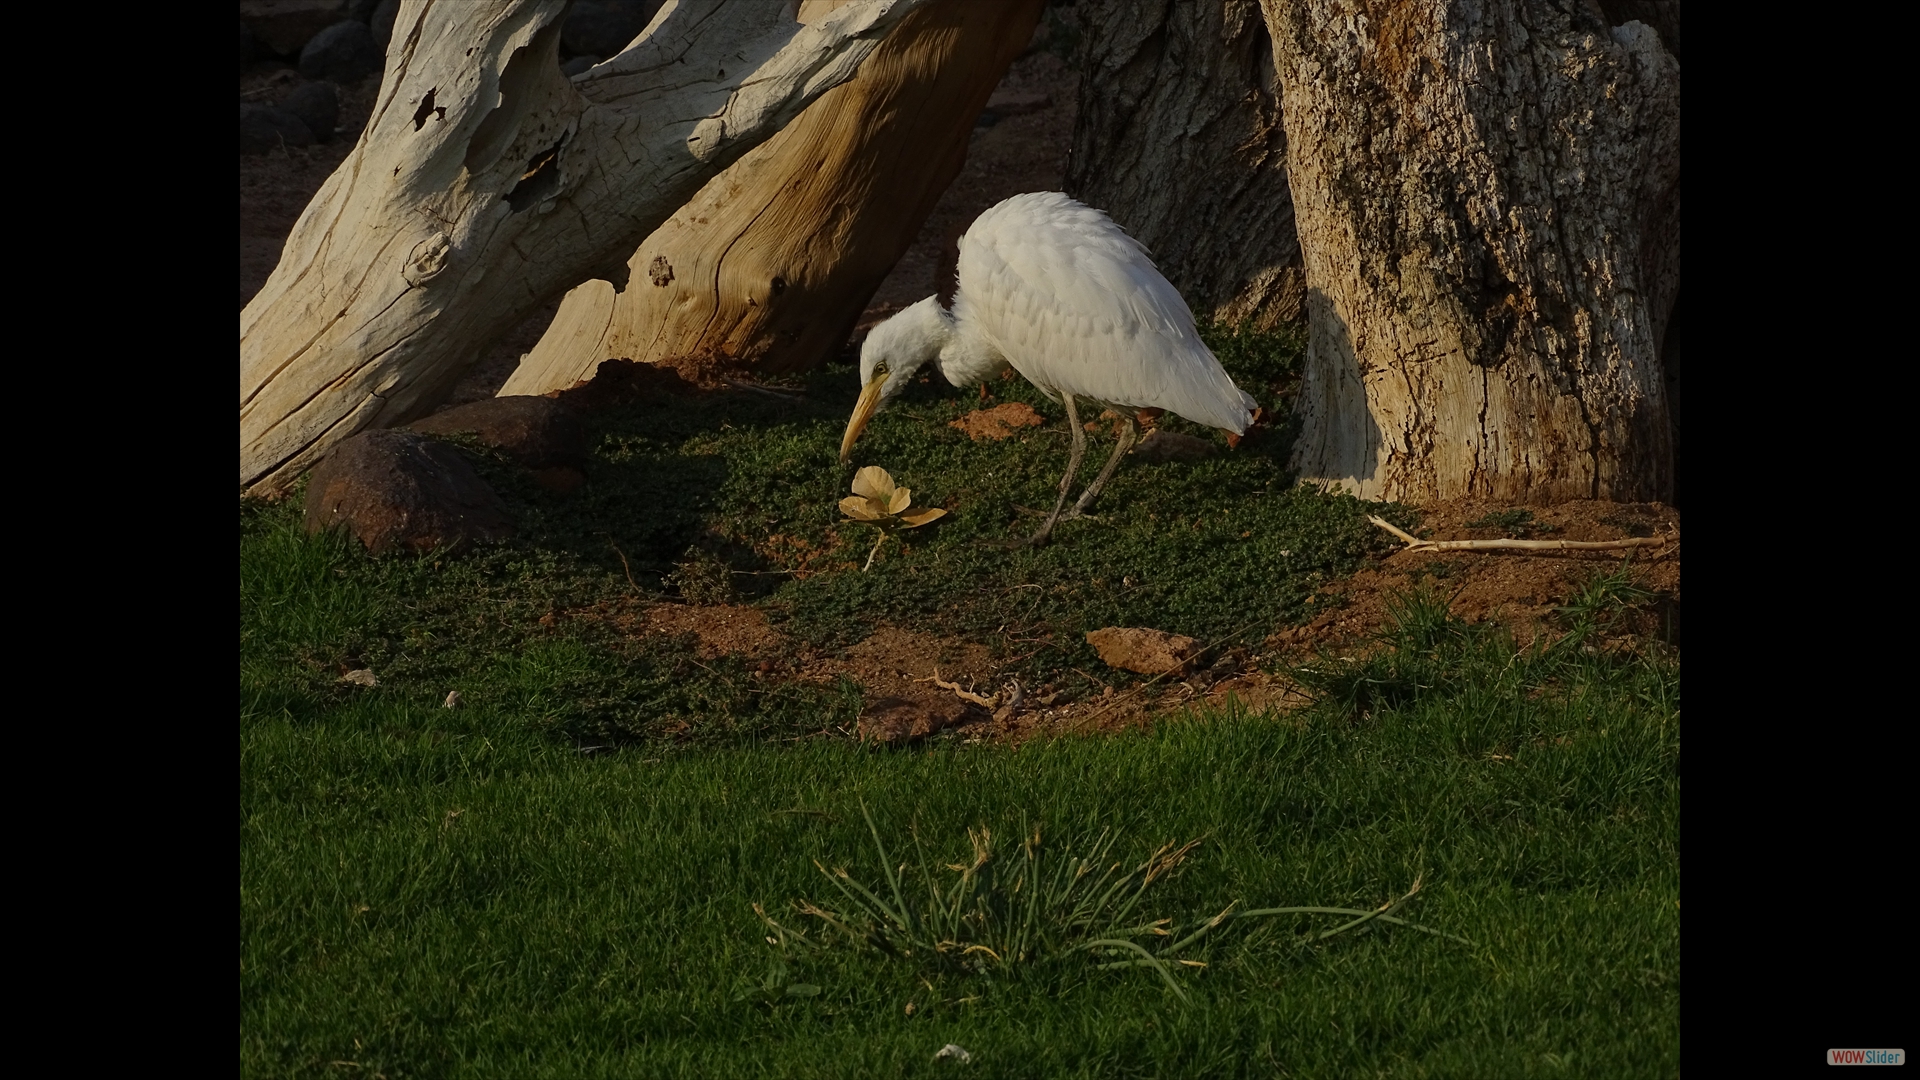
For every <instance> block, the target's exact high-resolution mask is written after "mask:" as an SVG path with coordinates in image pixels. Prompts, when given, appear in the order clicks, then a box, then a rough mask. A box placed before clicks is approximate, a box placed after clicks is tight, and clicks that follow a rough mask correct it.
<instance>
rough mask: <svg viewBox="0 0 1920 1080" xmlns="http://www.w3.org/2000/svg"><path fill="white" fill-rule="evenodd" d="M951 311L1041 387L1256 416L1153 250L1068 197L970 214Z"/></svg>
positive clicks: (1243, 423) (1239, 424) (1242, 420)
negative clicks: (1209, 348) (1207, 343)
mask: <svg viewBox="0 0 1920 1080" xmlns="http://www.w3.org/2000/svg"><path fill="white" fill-rule="evenodd" d="M954 313H955V316H956V318H958V319H959V320H961V321H963V322H974V323H976V324H977V326H978V328H979V331H980V332H981V333H982V334H983V335H984V336H985V337H986V338H987V339H988V340H990V341H991V342H992V344H993V345H994V346H995V347H996V348H997V349H998V350H999V351H1000V352H1001V353H1003V354H1005V356H1006V357H1007V359H1008V360H1009V361H1010V362H1011V363H1012V364H1013V366H1014V367H1016V368H1018V369H1019V371H1020V373H1021V374H1022V375H1025V376H1026V377H1027V379H1028V380H1029V381H1031V382H1033V383H1034V384H1035V385H1038V386H1041V387H1044V388H1047V389H1054V390H1064V391H1066V392H1068V393H1071V394H1074V395H1075V396H1077V397H1086V398H1091V399H1093V400H1095V401H1102V402H1106V403H1107V404H1110V405H1125V406H1129V407H1133V408H1160V409H1166V410H1167V411H1168V412H1172V413H1175V414H1177V415H1180V416H1184V417H1186V418H1187V419H1189V420H1192V421H1194V422H1195V423H1200V424H1206V425H1208V426H1210V427H1218V428H1225V429H1226V430H1229V431H1233V432H1244V431H1245V430H1246V428H1247V425H1248V424H1249V423H1250V422H1251V411H1252V408H1253V399H1252V398H1250V397H1248V396H1247V395H1246V394H1244V393H1242V392H1241V391H1240V389H1239V388H1238V387H1236V386H1234V385H1233V380H1232V379H1230V378H1228V377H1227V373H1226V372H1225V371H1224V370H1222V369H1221V367H1220V363H1219V361H1217V360H1215V359H1214V357H1213V354H1212V353H1211V352H1209V351H1207V348H1206V346H1205V345H1203V344H1201V342H1200V335H1199V333H1198V331H1196V330H1195V329H1194V324H1193V313H1192V312H1191V311H1189V310H1188V309H1187V304H1186V301H1184V300H1182V299H1181V298H1180V294H1179V293H1178V292H1177V291H1175V289H1174V287H1173V286H1172V285H1171V284H1170V283H1168V281H1167V279H1166V278H1164V277H1162V276H1161V275H1160V272H1159V271H1158V270H1156V269H1154V266H1153V260H1152V258H1151V257H1150V256H1149V255H1148V253H1147V250H1146V248H1145V247H1143V246H1142V245H1141V244H1140V242H1139V241H1137V240H1135V239H1133V238H1132V237H1130V236H1128V235H1127V234H1126V233H1125V232H1124V231H1122V230H1121V229H1120V227H1119V226H1117V225H1115V224H1114V223H1113V222H1112V221H1111V220H1110V219H1108V217H1107V216H1106V215H1105V214H1103V213H1101V212H1100V211H1098V210H1095V209H1092V208H1091V207H1088V206H1084V205H1082V204H1080V203H1078V202H1075V201H1074V200H1072V199H1069V198H1068V197H1066V196H1065V195H1061V194H1058V193H1055V192H1049V193H1044V194H1035V195H1018V196H1015V197H1014V198H1012V199H1008V200H1007V201H1006V202H1003V203H1001V204H1000V205H998V206H996V207H994V208H993V209H991V210H989V211H987V212H986V213H985V214H982V215H981V216H980V217H979V218H978V219H977V220H976V221H975V222H974V224H973V226H972V228H970V229H968V231H967V234H966V236H965V237H964V238H963V239H962V242H961V249H960V263H959V289H958V291H957V295H956V296H955V312H954Z"/></svg>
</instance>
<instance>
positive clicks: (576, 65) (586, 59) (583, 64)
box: [560, 53, 601, 79]
mask: <svg viewBox="0 0 1920 1080" xmlns="http://www.w3.org/2000/svg"><path fill="white" fill-rule="evenodd" d="M600 59H601V58H600V57H598V56H594V55H593V54H591V53H588V54H587V55H585V56H576V57H574V58H573V59H571V60H569V61H567V62H566V63H564V64H561V65H560V74H562V75H565V76H566V77H567V78H569V79H571V78H573V77H574V76H575V75H578V74H580V73H581V72H583V71H585V70H587V69H588V68H590V67H592V66H593V65H595V64H597V63H599V62H600Z"/></svg>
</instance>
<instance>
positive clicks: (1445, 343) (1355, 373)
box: [1262, 0, 1680, 502]
mask: <svg viewBox="0 0 1920 1080" xmlns="http://www.w3.org/2000/svg"><path fill="white" fill-rule="evenodd" d="M1262 4H1263V8H1264V11H1265V15H1266V22H1267V26H1268V28H1269V30H1270V31H1271V33H1272V36H1273V48H1274V65H1275V69H1276V71H1277V73H1278V77H1279V80H1280V85H1281V108H1282V113H1283V117H1284V121H1285V125H1286V131H1287V164H1288V179H1289V182H1290V185H1291V188H1292V194H1293V205H1294V215H1295V221H1296V222H1297V224H1298V227H1299V235H1300V245H1301V251H1302V255H1303V257H1304V260H1305V265H1306V285H1307V310H1308V334H1309V346H1308V353H1307V359H1306V365H1305V371H1304V380H1303V385H1302V389H1301V393H1300V396H1299V399H1298V402H1299V403H1298V406H1297V408H1298V415H1299V417H1300V420H1301V422H1302V430H1301V434H1300V436H1299V439H1298V441H1297V442H1296V443H1295V452H1294V455H1295V456H1294V461H1293V464H1294V466H1295V467H1296V468H1297V469H1298V470H1299V474H1300V476H1301V477H1302V478H1303V479H1307V480H1310V481H1317V482H1319V483H1322V484H1328V485H1335V486H1339V487H1342V488H1345V489H1347V490H1350V491H1352V492H1354V493H1356V494H1358V495H1360V496H1362V497H1365V498H1370V499H1399V500H1403V501H1409V502H1427V501H1431V500H1444V499H1456V498H1461V497H1464V496H1473V497H1478V498H1493V499H1499V500H1503V501H1549V502H1550V501H1558V500H1563V499H1575V498H1579V499H1615V500H1621V501H1636V502H1637V501H1651V500H1659V501H1669V502H1670V501H1671V499H1672V488H1673V455H1672V432H1671V430H1670V426H1669V422H1668V412H1667V399H1666V389H1665V386H1664V382H1663V379H1662V370H1661V361H1660V355H1659V350H1660V347H1661V341H1662V338H1663V332H1664V329H1665V324H1666V321H1667V319H1668V317H1669V314H1670V312H1671V310H1672V307H1673V303H1674V298H1675V297H1676V296H1677V294H1678V289H1679V278H1680V257H1679V253H1680V65H1679V61H1677V60H1676V59H1675V58H1674V56H1673V54H1672V53H1670V52H1669V51H1668V50H1667V49H1666V48H1664V47H1663V46H1662V44H1661V40H1660V37H1659V35H1658V34H1657V33H1656V32H1655V31H1654V30H1653V29H1651V28H1649V27H1647V26H1645V25H1643V24H1641V23H1639V22H1628V23H1625V24H1623V25H1620V26H1613V27H1609V26H1608V24H1607V21H1606V19H1605V18H1604V17H1603V16H1602V15H1601V14H1599V11H1600V9H1599V8H1598V7H1596V6H1593V5H1584V4H1577V3H1567V4H1543V3H1533V2H1529V0H1486V2H1484V3H1477V4H1465V3H1452V2H1447V0H1262Z"/></svg>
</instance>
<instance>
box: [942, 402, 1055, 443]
mask: <svg viewBox="0 0 1920 1080" xmlns="http://www.w3.org/2000/svg"><path fill="white" fill-rule="evenodd" d="M1041 423H1042V420H1041V419H1040V414H1039V413H1037V412H1034V411H1033V406H1031V405H1028V404H1026V403H1025V402H1021V401H1009V402H1007V403H1006V404H1004V405H995V406H994V407H993V408H991V409H975V410H974V411H972V412H970V413H968V414H967V415H965V416H963V417H961V418H960V419H958V420H950V421H948V422H947V426H948V427H950V428H958V429H960V430H961V431H964V432H966V433H967V438H969V439H972V440H973V441H974V442H979V441H980V440H981V439H1005V438H1009V437H1011V436H1012V435H1013V434H1014V433H1015V432H1017V431H1019V430H1020V429H1021V428H1023V427H1038V426H1040V424H1041Z"/></svg>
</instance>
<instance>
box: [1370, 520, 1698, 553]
mask: <svg viewBox="0 0 1920 1080" xmlns="http://www.w3.org/2000/svg"><path fill="white" fill-rule="evenodd" d="M1367 520H1368V521H1371V522H1373V523H1374V524H1375V525H1378V526H1380V527H1381V528H1383V529H1385V530H1387V531H1388V532H1390V533H1392V534H1393V535H1395V536H1397V537H1399V538H1400V539H1402V540H1404V541H1406V543H1407V546H1406V547H1405V548H1403V549H1402V550H1404V551H1619V550H1621V549H1623V548H1637V547H1655V546H1659V545H1666V544H1671V543H1673V542H1674V541H1675V540H1677V539H1678V537H1673V536H1635V537H1630V538H1629V539H1626V540H1422V539H1420V538H1419V537H1417V536H1414V535H1412V534H1411V533H1408V532H1406V531H1405V530H1403V529H1400V528H1397V527H1396V526H1395V525H1394V524H1393V523H1392V522H1390V521H1388V520H1386V519H1385V518H1382V517H1376V516H1374V515H1373V514H1368V515H1367Z"/></svg>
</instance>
